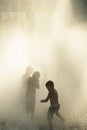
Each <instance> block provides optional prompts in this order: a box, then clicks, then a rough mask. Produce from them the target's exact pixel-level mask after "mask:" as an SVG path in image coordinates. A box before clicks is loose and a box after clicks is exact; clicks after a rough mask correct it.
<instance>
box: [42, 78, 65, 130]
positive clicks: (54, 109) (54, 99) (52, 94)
mask: <svg viewBox="0 0 87 130" xmlns="http://www.w3.org/2000/svg"><path fill="white" fill-rule="evenodd" d="M46 88H47V90H48V91H49V93H48V96H47V97H46V99H42V100H41V102H42V103H43V102H48V100H50V107H49V109H48V114H47V119H48V123H49V127H50V130H52V129H53V125H52V117H53V114H54V113H55V114H56V115H57V116H58V117H59V118H60V119H61V120H62V121H64V119H63V118H62V117H61V115H60V114H59V112H58V110H59V109H60V104H59V102H58V93H57V91H56V89H55V88H54V83H53V81H51V80H49V81H48V82H47V83H46Z"/></svg>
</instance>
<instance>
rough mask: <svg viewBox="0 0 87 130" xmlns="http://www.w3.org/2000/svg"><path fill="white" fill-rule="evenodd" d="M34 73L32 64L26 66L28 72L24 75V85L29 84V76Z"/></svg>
mask: <svg viewBox="0 0 87 130" xmlns="http://www.w3.org/2000/svg"><path fill="white" fill-rule="evenodd" d="M32 73H33V68H32V67H31V66H28V67H27V68H26V72H25V74H24V75H23V76H22V86H23V87H26V85H27V80H28V79H29V77H30V76H31V75H32Z"/></svg>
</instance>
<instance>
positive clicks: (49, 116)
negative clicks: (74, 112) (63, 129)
mask: <svg viewBox="0 0 87 130" xmlns="http://www.w3.org/2000/svg"><path fill="white" fill-rule="evenodd" d="M52 117H53V112H52V111H51V109H50V108H49V110H48V113H47V119H48V124H49V127H50V130H53V124H52Z"/></svg>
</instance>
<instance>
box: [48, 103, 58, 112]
mask: <svg viewBox="0 0 87 130" xmlns="http://www.w3.org/2000/svg"><path fill="white" fill-rule="evenodd" d="M59 109H60V104H58V105H57V106H50V107H49V111H51V112H56V111H58V110H59Z"/></svg>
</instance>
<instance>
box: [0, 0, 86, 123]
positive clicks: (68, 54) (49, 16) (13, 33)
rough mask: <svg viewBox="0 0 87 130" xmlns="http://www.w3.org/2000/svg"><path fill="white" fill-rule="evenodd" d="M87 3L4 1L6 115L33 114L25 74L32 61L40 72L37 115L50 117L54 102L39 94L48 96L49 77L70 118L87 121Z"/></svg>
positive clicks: (1, 96)
mask: <svg viewBox="0 0 87 130" xmlns="http://www.w3.org/2000/svg"><path fill="white" fill-rule="evenodd" d="M78 3H79V1H78ZM82 3H83V2H81V1H80V3H79V4H78V5H79V6H81V8H80V7H79V6H77V3H75V2H74V3H73V2H72V1H71V0H41V1H39V0H32V1H30V0H25V1H23V0H22V1H20V0H16V1H14V2H13V1H11V0H7V1H4V0H3V1H1V2H0V35H1V37H0V41H1V42H0V66H1V67H0V79H1V80H0V104H1V105H0V119H1V120H3V119H12V120H13V119H19V120H21V119H23V120H28V117H27V114H26V111H25V103H24V91H25V90H24V88H23V87H22V84H21V77H22V75H23V74H24V73H25V69H26V67H27V66H28V65H30V66H32V67H33V69H34V70H38V71H40V73H41V77H40V90H38V91H37V93H36V109H35V119H40V123H43V120H44V121H46V113H47V110H48V107H49V103H46V104H41V103H40V99H42V98H44V97H46V96H47V90H46V88H45V83H46V81H47V80H49V79H50V80H53V81H54V83H55V88H56V89H57V90H58V94H59V102H60V105H61V109H60V113H61V115H62V116H63V117H64V118H65V119H66V122H77V121H78V122H81V123H84V122H85V120H86V118H87V117H86V116H85V113H86V109H87V102H86V101H87V94H86V90H87V83H86V77H87V44H86V42H87V24H86V18H85V13H86V11H85V10H84V11H83V8H82V7H83V6H82V5H83V4H82ZM78 10H79V11H80V12H81V15H80V14H79V13H78ZM75 11H76V12H75ZM29 120H30V119H29ZM56 121H57V119H56ZM36 122H37V121H36ZM37 123H38V124H39V122H37Z"/></svg>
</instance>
